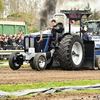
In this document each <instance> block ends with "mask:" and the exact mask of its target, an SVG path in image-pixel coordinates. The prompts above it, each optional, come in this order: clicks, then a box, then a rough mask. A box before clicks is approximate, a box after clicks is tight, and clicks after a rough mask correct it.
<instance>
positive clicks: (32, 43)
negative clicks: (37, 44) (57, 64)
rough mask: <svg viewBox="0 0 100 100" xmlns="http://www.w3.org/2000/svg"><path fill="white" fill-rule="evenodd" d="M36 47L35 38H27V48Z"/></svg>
mask: <svg viewBox="0 0 100 100" xmlns="http://www.w3.org/2000/svg"><path fill="white" fill-rule="evenodd" d="M28 48H34V38H29V37H28V38H25V49H28Z"/></svg>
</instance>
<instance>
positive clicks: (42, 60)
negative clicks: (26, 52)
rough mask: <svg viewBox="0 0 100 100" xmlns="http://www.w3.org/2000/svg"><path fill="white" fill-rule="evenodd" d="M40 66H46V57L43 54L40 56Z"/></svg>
mask: <svg viewBox="0 0 100 100" xmlns="http://www.w3.org/2000/svg"><path fill="white" fill-rule="evenodd" d="M39 67H40V68H44V67H45V57H44V56H41V57H40V58H39Z"/></svg>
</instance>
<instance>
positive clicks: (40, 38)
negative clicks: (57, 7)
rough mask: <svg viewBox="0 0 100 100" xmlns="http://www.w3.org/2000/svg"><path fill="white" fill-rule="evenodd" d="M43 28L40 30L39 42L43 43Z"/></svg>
mask: <svg viewBox="0 0 100 100" xmlns="http://www.w3.org/2000/svg"><path fill="white" fill-rule="evenodd" d="M42 32H43V31H42V30H40V40H39V41H38V42H37V43H41V42H42Z"/></svg>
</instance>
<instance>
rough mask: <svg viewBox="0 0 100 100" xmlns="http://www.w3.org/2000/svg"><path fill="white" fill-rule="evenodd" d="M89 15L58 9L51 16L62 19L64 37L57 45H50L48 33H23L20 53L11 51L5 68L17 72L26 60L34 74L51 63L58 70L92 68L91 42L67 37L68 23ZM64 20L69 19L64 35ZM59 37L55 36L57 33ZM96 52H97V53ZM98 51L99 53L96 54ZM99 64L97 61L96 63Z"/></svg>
mask: <svg viewBox="0 0 100 100" xmlns="http://www.w3.org/2000/svg"><path fill="white" fill-rule="evenodd" d="M84 15H85V16H87V17H88V16H89V15H90V11H87V10H85V11H84V10H62V11H61V13H58V14H55V15H54V17H55V16H64V34H63V33H62V34H63V35H62V38H61V41H60V42H59V43H58V45H55V46H52V45H51V44H52V42H53V40H54V39H53V36H52V34H51V30H46V31H40V32H37V33H32V34H27V35H25V37H24V53H18V52H14V53H12V54H11V55H10V58H9V66H10V68H11V69H13V70H18V69H19V68H20V67H21V65H23V62H24V61H29V63H30V66H31V68H32V69H36V70H38V71H41V70H44V69H46V68H50V67H51V66H52V63H53V60H54V59H56V61H58V62H59V64H60V67H61V68H62V69H65V70H67V69H73V70H76V69H80V68H82V67H84V66H85V67H88V68H90V69H94V67H95V43H94V41H83V40H82V39H81V28H80V36H78V35H71V34H70V33H71V31H70V30H71V24H70V21H71V20H74V21H80V25H81V19H82V17H83V16H84ZM66 18H69V33H66ZM58 34H59V33H58ZM97 51H98V50H97ZM98 52H99V51H98ZM96 63H97V64H99V59H98V60H96Z"/></svg>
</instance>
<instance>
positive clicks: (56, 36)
mask: <svg viewBox="0 0 100 100" xmlns="http://www.w3.org/2000/svg"><path fill="white" fill-rule="evenodd" d="M51 23H52V27H51V29H52V30H51V34H52V36H53V43H54V44H56V43H58V42H60V41H61V38H62V33H63V31H64V27H63V24H62V23H58V24H57V23H56V20H52V21H51Z"/></svg>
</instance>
